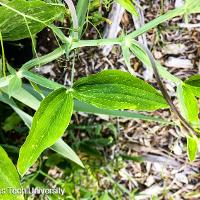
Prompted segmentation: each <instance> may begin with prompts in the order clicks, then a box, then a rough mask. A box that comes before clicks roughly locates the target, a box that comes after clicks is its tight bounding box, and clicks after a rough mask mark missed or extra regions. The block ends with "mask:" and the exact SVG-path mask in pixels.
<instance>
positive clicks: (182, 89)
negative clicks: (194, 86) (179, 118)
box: [177, 83, 199, 128]
mask: <svg viewBox="0 0 200 200" xmlns="http://www.w3.org/2000/svg"><path fill="white" fill-rule="evenodd" d="M177 97H178V100H179V107H180V111H181V113H182V115H183V117H184V118H185V119H186V120H187V121H188V122H189V123H190V124H191V125H192V126H194V127H195V128H197V127H199V117H198V114H199V108H198V102H197V99H196V97H195V95H194V94H193V93H192V91H191V89H190V87H188V86H187V85H186V84H184V83H183V84H179V85H177Z"/></svg>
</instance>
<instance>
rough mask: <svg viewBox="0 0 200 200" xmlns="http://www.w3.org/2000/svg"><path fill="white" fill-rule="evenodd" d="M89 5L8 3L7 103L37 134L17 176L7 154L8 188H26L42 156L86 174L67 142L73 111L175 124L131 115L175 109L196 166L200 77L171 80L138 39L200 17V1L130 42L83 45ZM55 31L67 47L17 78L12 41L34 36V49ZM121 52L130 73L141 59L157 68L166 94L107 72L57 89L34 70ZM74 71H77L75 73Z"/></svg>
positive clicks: (3, 165)
mask: <svg viewBox="0 0 200 200" xmlns="http://www.w3.org/2000/svg"><path fill="white" fill-rule="evenodd" d="M117 2H118V3H120V4H121V5H122V6H124V7H125V8H126V9H127V10H128V11H129V12H131V13H133V14H136V10H135V8H134V7H133V4H132V2H131V1H129V0H126V1H121V0H117ZM88 4H89V0H85V1H83V0H79V1H78V4H77V6H76V8H75V6H74V4H73V2H72V1H71V0H65V4H62V3H46V2H45V1H41V0H33V1H25V0H14V1H7V0H0V5H1V6H0V41H1V49H2V56H1V60H2V62H1V64H0V77H1V78H0V101H2V102H4V103H6V104H8V105H9V106H11V107H12V108H13V109H14V110H15V112H16V113H17V114H18V115H19V116H20V117H21V118H22V120H23V121H24V122H25V124H26V125H27V126H28V127H29V128H30V132H29V134H28V136H27V138H26V141H25V142H24V144H23V145H22V146H21V148H20V152H19V158H18V162H17V169H16V168H15V166H14V164H13V163H12V161H11V160H10V159H9V158H8V156H7V154H6V152H5V151H4V149H3V148H2V147H0V171H1V172H2V173H1V176H0V188H8V187H12V188H21V187H22V186H21V185H20V178H19V175H18V173H19V174H20V176H21V177H23V176H24V175H25V174H26V172H27V171H28V169H29V168H30V167H31V166H32V165H33V164H34V163H35V162H36V161H37V159H38V157H39V156H40V155H41V153H42V152H43V151H44V150H45V149H47V148H51V149H52V150H54V151H56V152H57V153H59V154H61V155H62V156H64V157H65V158H68V159H69V160H71V161H73V162H74V163H76V164H77V165H79V166H81V167H84V166H83V164H82V162H81V160H80V159H79V158H78V156H77V155H76V154H75V153H74V152H73V150H72V149H71V148H70V147H69V146H68V145H67V144H66V143H65V142H64V141H63V140H62V139H61V137H62V135H63V133H64V131H65V129H66V128H67V126H68V125H69V123H70V119H71V116H72V114H73V112H76V111H82V112H88V113H93V114H107V115H111V116H119V117H128V118H140V119H144V120H154V121H157V122H160V123H165V124H167V123H168V124H170V123H171V122H170V121H164V120H162V119H159V118H156V117H151V116H148V115H143V114H139V113H135V112H130V111H123V110H124V109H128V110H135V111H154V110H157V109H167V108H169V109H171V110H172V111H173V112H174V113H175V115H176V117H177V121H178V122H179V123H178V122H177V123H176V125H179V126H180V127H181V128H182V130H183V133H184V135H185V137H186V138H187V150H188V157H189V160H190V161H193V160H195V157H196V153H197V150H198V142H199V138H198V134H199V118H198V113H199V110H198V104H197V98H198V97H199V96H200V75H194V76H192V77H190V78H188V79H187V80H186V81H184V82H183V81H182V80H180V79H179V78H177V77H175V76H174V75H172V74H170V73H169V72H168V71H167V70H166V69H165V68H164V67H163V66H161V64H159V62H157V61H155V60H154V58H153V56H152V54H151V52H150V51H149V50H148V49H147V48H145V47H143V46H142V44H139V43H138V42H137V41H136V38H137V37H138V36H139V35H141V34H143V33H145V32H146V31H148V30H150V29H152V28H154V27H156V26H157V25H159V24H160V23H163V22H165V21H166V20H169V19H172V18H173V17H176V16H179V15H184V16H185V17H186V18H187V16H188V15H189V14H193V13H199V12H200V1H193V0H186V2H185V5H184V6H183V7H180V8H176V9H174V10H170V11H168V12H167V13H165V14H163V15H161V16H160V17H158V18H156V19H154V20H152V21H151V22H149V23H147V24H145V25H144V26H143V27H141V28H140V29H137V30H135V31H133V32H132V33H130V34H128V35H124V34H123V35H121V36H119V37H118V38H115V39H97V40H81V34H82V30H83V25H84V21H85V20H84V19H85V18H86V15H87V9H88ZM65 5H67V6H68V9H69V12H70V14H71V17H72V22H73V23H72V24H73V27H72V31H71V32H70V35H69V36H66V35H64V34H63V32H62V31H61V29H59V28H58V27H56V26H55V25H54V24H53V22H54V21H55V20H60V21H62V20H63V19H64V16H65V15H66V13H67V9H66V7H65ZM45 27H48V28H50V29H51V30H52V31H53V33H54V34H55V35H56V36H57V38H58V40H59V41H60V43H62V44H61V45H60V46H59V47H58V48H57V49H55V50H54V51H53V52H51V53H49V54H47V55H44V56H41V57H36V58H34V59H32V60H30V61H28V62H26V63H25V64H23V65H22V66H21V68H20V69H19V70H17V71H16V69H15V68H14V66H10V65H9V64H8V63H7V61H6V58H5V55H4V45H3V43H4V41H15V40H19V39H24V38H28V37H30V38H31V39H32V42H33V49H35V46H34V44H35V43H34V38H35V34H37V33H38V32H39V31H41V30H42V29H43V28H45ZM101 45H120V46H121V49H122V54H123V57H124V59H125V63H126V65H127V69H128V71H129V70H130V69H131V66H130V56H131V54H132V53H133V54H134V55H135V56H136V57H137V58H138V59H139V60H141V61H142V63H144V64H145V66H147V67H149V68H150V69H151V68H152V69H153V71H154V73H155V78H156V80H157V83H158V85H159V88H160V91H158V90H156V89H155V88H154V87H152V86H151V85H150V84H148V83H146V82H145V81H143V80H141V79H139V78H137V77H135V76H134V75H132V74H131V73H129V72H123V71H120V70H104V71H102V72H100V73H97V74H93V75H89V76H88V77H83V78H80V79H79V80H77V81H75V83H73V85H71V86H69V87H66V86H64V85H61V84H59V83H56V82H53V81H51V80H49V79H47V78H45V77H43V76H41V75H39V74H37V73H34V72H32V71H31V69H32V68H34V67H41V66H43V65H45V64H47V63H49V62H51V61H53V60H56V59H58V58H59V57H61V56H62V55H64V54H66V56H68V55H69V53H70V52H72V51H73V50H75V49H78V48H81V47H86V46H89V47H90V46H101ZM72 70H73V69H72ZM161 77H163V78H165V79H167V80H168V81H171V82H173V83H175V84H176V86H177V98H178V101H179V107H180V112H179V111H178V109H177V108H176V107H175V106H174V104H173V102H172V101H171V99H170V96H169V95H168V93H167V91H166V89H165V87H164V85H163V83H162V80H161ZM23 79H27V80H28V81H30V82H31V83H32V85H33V84H35V85H39V86H42V87H43V88H46V89H47V90H46V92H45V94H47V96H46V97H45V98H43V99H42V98H40V97H38V95H37V94H36V92H35V90H34V89H33V88H32V87H31V85H29V84H24V83H23ZM15 99H16V100H18V101H20V102H22V103H24V104H25V105H27V106H29V107H30V108H32V109H34V110H36V112H35V114H34V116H33V118H32V117H31V116H30V115H28V114H27V113H26V112H24V111H23V110H21V109H20V108H19V107H18V106H17V104H16V103H15ZM13 198H15V199H23V198H24V197H23V196H22V195H21V194H18V195H17V196H16V195H15V196H14V194H9V193H5V194H3V195H1V199H6V200H8V199H13Z"/></svg>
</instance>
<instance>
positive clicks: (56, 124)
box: [17, 88, 73, 175]
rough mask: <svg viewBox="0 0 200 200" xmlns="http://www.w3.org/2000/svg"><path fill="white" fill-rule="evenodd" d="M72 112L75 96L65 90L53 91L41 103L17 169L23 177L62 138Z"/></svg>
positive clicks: (21, 152)
mask: <svg viewBox="0 0 200 200" xmlns="http://www.w3.org/2000/svg"><path fill="white" fill-rule="evenodd" d="M72 111H73V96H72V94H71V92H69V91H67V90H66V89H64V88H61V89H58V90H55V91H53V92H52V93H50V94H49V95H48V96H47V97H46V98H45V99H44V100H43V101H42V102H41V104H40V107H39V109H38V110H37V111H36V113H35V115H34V117H33V122H32V126H31V129H30V132H29V135H28V137H27V138H26V141H25V143H24V144H23V145H22V147H21V149H20V154H19V159H18V163H17V167H18V171H19V173H20V174H21V175H24V174H25V173H26V171H27V170H28V168H29V167H31V166H32V165H33V164H34V162H35V161H36V160H37V158H38V157H39V156H40V154H41V153H42V152H43V151H44V150H45V149H46V148H48V147H50V146H51V145H53V144H54V143H55V142H56V141H57V140H58V139H59V138H60V137H61V136H62V134H63V133H64V131H65V129H66V128H67V126H68V124H69V122H70V119H71V115H72Z"/></svg>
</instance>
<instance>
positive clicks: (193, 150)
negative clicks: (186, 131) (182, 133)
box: [187, 136, 199, 161]
mask: <svg viewBox="0 0 200 200" xmlns="http://www.w3.org/2000/svg"><path fill="white" fill-rule="evenodd" d="M198 145H199V141H198V138H197V137H196V136H193V137H191V136H188V137H187V153H188V158H189V160H190V161H194V160H195V158H196V155H197V152H198Z"/></svg>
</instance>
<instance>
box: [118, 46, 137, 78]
mask: <svg viewBox="0 0 200 200" xmlns="http://www.w3.org/2000/svg"><path fill="white" fill-rule="evenodd" d="M121 48H122V55H123V58H124V61H125V64H126V66H127V68H128V71H129V72H130V73H131V74H133V75H134V74H135V73H134V70H133V69H132V67H131V52H130V50H129V47H128V46H127V45H125V44H124V45H122V46H121Z"/></svg>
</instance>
